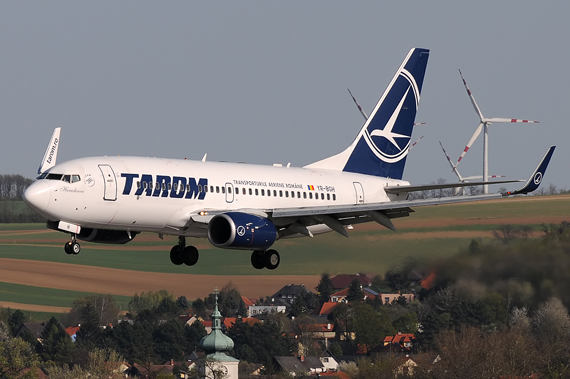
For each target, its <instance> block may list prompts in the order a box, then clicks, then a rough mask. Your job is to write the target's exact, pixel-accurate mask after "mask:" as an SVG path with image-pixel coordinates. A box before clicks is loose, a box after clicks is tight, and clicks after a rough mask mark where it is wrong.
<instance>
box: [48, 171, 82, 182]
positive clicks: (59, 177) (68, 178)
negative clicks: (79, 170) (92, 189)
mask: <svg viewBox="0 0 570 379" xmlns="http://www.w3.org/2000/svg"><path fill="white" fill-rule="evenodd" d="M39 179H47V180H61V181H64V182H67V183H77V182H79V181H80V180H81V177H80V176H79V175H64V174H54V173H51V172H48V171H46V172H44V173H42V174H41V175H40V176H38V180H39Z"/></svg>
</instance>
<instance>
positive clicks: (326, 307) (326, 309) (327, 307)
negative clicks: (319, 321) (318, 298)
mask: <svg viewBox="0 0 570 379" xmlns="http://www.w3.org/2000/svg"><path fill="white" fill-rule="evenodd" d="M337 305H338V303H333V302H331V301H327V302H326V303H324V304H323V306H322V307H321V310H320V311H319V316H326V315H329V314H330V313H331V312H332V310H333V308H334V307H336V306H337Z"/></svg>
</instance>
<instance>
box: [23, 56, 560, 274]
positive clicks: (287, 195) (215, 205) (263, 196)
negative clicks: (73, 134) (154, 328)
mask: <svg viewBox="0 0 570 379" xmlns="http://www.w3.org/2000/svg"><path fill="white" fill-rule="evenodd" d="M428 57H429V50H427V49H421V48H414V49H411V50H410V51H409V53H408V55H407V56H406V57H405V59H404V61H403V63H402V64H401V66H400V67H399V69H398V70H397V72H396V74H395V76H394V77H393V78H392V80H391V82H390V83H389V85H388V87H387V89H386V91H385V92H384V94H383V95H382V97H381V98H380V100H379V101H378V103H377V104H376V106H375V107H374V109H373V111H372V112H371V114H370V117H368V118H367V120H366V122H365V123H364V125H363V126H362V128H361V130H360V132H359V133H358V135H357V136H356V139H355V140H354V141H353V142H352V144H350V146H349V147H348V148H346V149H345V150H344V151H343V152H341V153H339V154H337V155H333V156H331V157H328V158H326V159H323V160H320V161H318V162H315V163H312V164H309V165H307V166H304V167H300V168H297V167H290V165H287V166H286V167H284V166H282V165H277V166H276V165H273V166H264V165H252V164H244V163H228V162H211V161H207V160H206V159H205V158H206V156H204V158H203V159H202V160H200V161H191V160H185V159H184V160H183V159H162V158H149V157H127V156H117V157H107V156H104V157H89V158H79V159H74V160H70V161H67V162H64V163H59V164H56V159H57V152H58V148H59V145H60V132H61V129H60V128H56V129H55V130H54V132H53V135H52V138H51V140H50V143H49V144H48V147H47V149H46V153H45V155H44V158H43V159H42V162H41V164H40V168H39V169H38V174H39V176H38V177H37V179H36V180H35V181H34V182H33V183H32V184H31V185H30V186H29V187H28V188H27V189H26V191H25V193H24V201H25V202H26V203H27V204H28V205H29V206H30V207H31V208H32V209H34V210H35V211H36V212H38V213H39V214H40V215H42V216H43V217H45V218H46V219H47V222H46V226H47V227H48V228H50V229H54V230H58V231H62V232H65V233H68V234H70V241H68V242H67V243H66V244H65V248H64V250H65V252H66V253H67V254H78V253H79V252H80V250H81V246H80V244H79V242H78V240H82V241H91V242H98V243H107V244H124V243H127V242H129V241H132V240H133V239H134V238H135V237H136V236H137V235H138V234H139V233H141V232H154V233H158V235H159V237H161V238H162V237H163V236H164V235H173V236H177V237H178V243H177V244H176V245H174V246H173V247H172V248H171V250H170V260H171V262H172V263H173V264H176V265H181V264H186V265H188V266H192V265H195V264H196V262H197V261H198V258H199V252H198V249H196V247H194V246H188V245H186V238H187V237H201V238H207V239H208V240H209V242H210V243H211V244H212V245H213V246H215V247H218V248H222V249H240V250H250V251H252V254H251V264H252V266H253V267H254V268H256V269H263V268H266V269H270V270H273V269H276V268H277V267H278V266H279V264H280V262H281V258H280V255H279V253H278V252H277V251H276V250H274V249H272V248H271V247H272V246H273V244H274V243H275V241H276V240H279V239H283V238H291V237H303V236H308V237H313V236H314V235H317V234H320V233H325V232H330V231H334V232H337V233H339V234H341V235H343V236H346V237H348V231H347V230H350V229H352V225H355V224H360V223H365V222H377V223H378V224H380V225H383V226H384V227H386V228H388V229H391V230H393V231H395V230H396V227H395V226H394V224H393V223H392V219H394V218H398V217H405V216H409V215H410V213H412V212H414V211H413V210H412V207H420V206H429V205H438V204H449V203H460V202H470V201H478V200H488V199H493V198H500V197H502V196H507V195H513V194H524V193H528V192H531V191H533V190H535V189H536V188H538V185H540V181H541V178H542V176H543V175H544V172H545V170H546V167H547V165H548V162H549V161H550V157H551V156H552V153H553V150H554V147H551V148H550V149H549V151H548V153H547V154H546V155H545V157H544V158H543V160H542V161H541V163H540V164H539V166H538V167H537V169H536V170H535V172H534V173H533V176H531V179H529V180H528V182H527V183H526V184H525V186H524V187H522V188H521V189H519V190H517V191H514V192H512V193H508V194H488V195H479V196H469V197H468V196H463V197H462V196H455V197H450V198H437V199H421V200H407V199H408V194H409V193H410V192H413V191H423V190H429V189H439V188H452V187H457V186H463V185H469V186H471V185H481V183H483V182H479V183H475V182H471V183H468V184H466V183H450V184H428V185H419V186H413V185H410V183H409V182H408V181H405V180H402V177H403V173H404V166H405V162H406V157H407V154H408V152H409V146H410V139H411V135H412V130H413V125H414V119H415V115H416V111H417V108H418V104H419V100H420V91H421V89H422V84H423V79H424V74H425V70H426V67H427V61H428ZM510 182H514V181H513V180H509V181H503V182H486V183H510Z"/></svg>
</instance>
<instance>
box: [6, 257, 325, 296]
mask: <svg viewBox="0 0 570 379" xmlns="http://www.w3.org/2000/svg"><path fill="white" fill-rule="evenodd" d="M0 278H2V281H3V282H8V283H16V284H24V285H29V286H36V287H50V288H57V289H63V290H73V291H84V292H94V293H103V294H112V295H124V296H133V295H134V294H135V293H137V292H138V293H141V292H143V291H158V290H161V289H166V290H168V291H171V292H173V293H174V295H175V296H180V295H184V296H186V297H187V298H188V299H196V298H198V297H204V296H207V295H208V294H209V293H211V292H212V291H213V289H214V287H218V288H222V287H223V286H224V285H226V284H227V283H228V282H232V283H233V284H234V285H235V286H236V287H237V288H238V289H239V290H240V292H241V294H242V295H243V296H246V297H249V298H252V299H256V298H259V297H260V296H267V295H270V294H273V293H274V292H277V291H278V290H279V289H280V288H281V287H283V286H284V285H285V284H287V283H294V284H304V285H305V286H306V287H307V288H309V289H313V288H315V286H316V285H317V284H318V282H319V280H320V276H319V275H255V276H245V275H191V274H164V273H157V272H139V271H128V270H119V269H112V268H103V267H94V266H82V265H74V264H64V263H54V262H40V261H28V260H21V259H7V258H0Z"/></svg>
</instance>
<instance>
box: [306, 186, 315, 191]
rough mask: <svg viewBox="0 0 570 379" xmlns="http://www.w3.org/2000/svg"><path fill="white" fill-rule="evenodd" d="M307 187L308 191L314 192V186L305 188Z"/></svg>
mask: <svg viewBox="0 0 570 379" xmlns="http://www.w3.org/2000/svg"><path fill="white" fill-rule="evenodd" d="M307 187H309V191H314V190H315V187H314V186H311V185H309V186H307Z"/></svg>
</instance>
